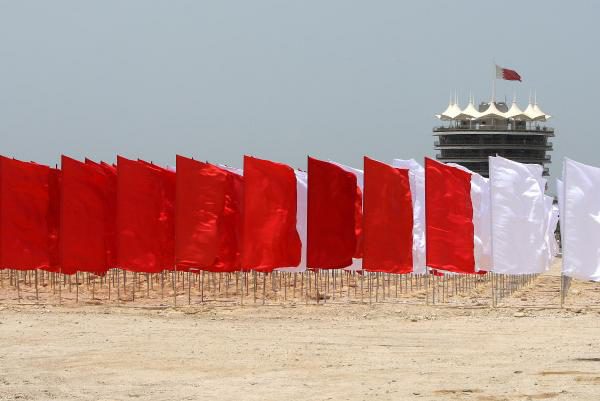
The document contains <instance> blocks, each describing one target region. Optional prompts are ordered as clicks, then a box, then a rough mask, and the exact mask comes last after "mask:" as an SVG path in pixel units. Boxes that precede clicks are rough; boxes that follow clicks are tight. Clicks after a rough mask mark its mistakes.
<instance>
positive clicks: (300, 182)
mask: <svg viewBox="0 0 600 401" xmlns="http://www.w3.org/2000/svg"><path fill="white" fill-rule="evenodd" d="M295 173H296V231H298V235H299V236H300V241H302V249H301V254H300V255H301V258H300V264H299V265H298V266H296V267H281V268H279V269H276V270H278V271H282V272H291V273H301V272H303V271H306V243H307V242H306V238H307V230H306V226H307V218H308V217H307V216H308V213H307V210H308V209H307V205H308V203H307V202H308V174H307V173H306V172H304V171H300V170H295Z"/></svg>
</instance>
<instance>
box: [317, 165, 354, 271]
mask: <svg viewBox="0 0 600 401" xmlns="http://www.w3.org/2000/svg"><path fill="white" fill-rule="evenodd" d="M361 202H362V200H361ZM358 205H359V203H358V192H357V181H356V176H355V175H354V174H352V173H350V172H348V171H346V170H344V169H343V168H341V167H339V166H337V165H335V164H333V163H329V162H325V161H321V160H317V159H313V158H312V157H309V158H308V218H307V220H308V222H307V224H308V227H307V231H308V234H307V237H308V245H307V266H308V267H309V268H318V269H339V268H344V267H347V266H350V265H351V264H352V257H353V256H354V255H355V254H356V253H357V249H358V247H357V232H358V231H360V230H362V228H359V226H358V225H357V224H356V219H357V213H358V211H357V210H358ZM361 214H362V212H361Z"/></svg>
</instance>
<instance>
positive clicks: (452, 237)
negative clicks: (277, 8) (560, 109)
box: [0, 156, 600, 280]
mask: <svg viewBox="0 0 600 401" xmlns="http://www.w3.org/2000/svg"><path fill="white" fill-rule="evenodd" d="M589 169H592V170H589ZM582 171H584V172H583V173H582ZM590 171H592V172H593V173H594V174H595V175H594V179H595V180H596V181H597V183H598V184H600V169H594V168H592V167H589V166H584V165H582V164H579V163H576V162H572V161H569V160H567V162H566V164H565V176H564V178H563V181H561V182H560V183H559V188H562V189H560V190H559V192H560V191H563V192H560V194H559V204H560V208H561V209H564V214H562V215H563V216H566V219H565V218H563V219H562V220H561V231H562V232H563V233H564V236H565V239H564V242H565V244H566V245H565V247H566V249H567V250H566V251H565V255H566V256H565V257H568V258H569V259H565V266H566V268H565V272H566V273H567V274H570V275H572V276H573V277H577V278H584V279H598V280H600V274H598V273H597V271H600V268H599V267H598V266H599V261H598V260H595V259H594V263H595V264H590V260H592V259H589V258H592V257H595V254H594V252H596V254H597V253H598V250H600V245H598V246H596V247H595V248H593V247H591V246H590V244H589V242H590V240H591V239H593V238H595V237H594V234H599V235H600V217H598V216H600V207H598V209H599V210H598V211H596V215H586V214H585V213H586V212H585V211H586V210H587V209H585V207H586V206H589V208H593V207H595V206H594V205H596V204H598V205H600V193H598V191H595V192H597V193H598V195H595V194H594V191H593V189H594V185H595V184H596V181H594V179H589V177H588V175H590V174H592V173H591V172H590ZM582 177H583V178H582ZM577 180H579V181H577ZM586 185H587V187H586ZM577 186H579V187H577ZM545 187H546V181H545V179H544V178H543V177H542V167H541V166H538V165H528V164H521V163H517V162H514V161H511V160H508V159H504V158H501V157H490V178H489V179H487V178H484V177H482V176H481V175H479V174H476V173H474V172H471V171H469V170H467V169H466V168H464V167H462V166H459V165H454V164H443V163H440V162H437V161H435V160H432V159H429V158H426V159H425V164H424V166H421V165H420V164H419V163H417V162H416V161H414V160H399V159H396V160H394V161H393V162H392V163H391V164H388V163H383V162H380V161H377V160H373V159H371V158H368V157H365V158H364V170H359V169H355V168H351V167H349V166H345V165H342V164H339V163H335V162H331V161H324V160H318V159H315V158H312V157H309V158H308V170H307V171H306V172H304V171H300V170H294V169H293V168H291V167H290V166H287V165H285V164H282V163H277V162H273V161H269V160H262V159H258V158H255V157H251V156H245V157H244V164H243V170H239V169H235V168H231V167H227V166H223V165H216V164H210V163H205V162H201V161H197V160H193V159H190V158H186V157H183V156H177V164H176V168H175V169H169V168H163V167H160V166H157V165H155V164H152V163H148V162H145V161H143V160H130V159H127V158H124V157H120V156H119V157H118V158H117V163H116V165H112V164H108V163H104V162H101V163H96V162H94V161H91V160H87V159H86V160H85V161H83V162H82V161H78V160H74V159H72V158H69V157H66V156H63V157H62V159H61V167H60V169H54V168H50V167H48V166H43V165H39V164H36V163H32V162H23V161H18V160H15V159H10V158H6V157H0V268H4V269H6V268H9V269H21V270H29V269H46V270H50V271H55V272H61V273H64V274H74V273H76V272H91V273H95V274H104V273H105V272H106V271H107V270H108V269H110V268H113V267H118V268H122V269H126V270H130V271H134V272H145V273H155V272H160V271H163V270H172V269H177V270H181V271H199V270H204V271H213V272H232V271H240V270H254V271H259V272H271V271H273V270H280V271H288V272H302V271H305V270H306V269H307V268H308V269H313V268H316V269H349V270H362V269H365V270H367V271H372V272H385V273H396V274H404V273H425V272H427V271H428V269H427V268H429V269H432V270H433V271H435V272H440V273H443V272H450V273H464V274H482V273H484V272H487V271H493V272H497V273H502V274H530V273H541V272H543V271H545V270H547V269H548V268H549V266H550V264H551V262H552V259H553V257H554V256H555V255H556V254H557V253H558V245H557V244H556V241H555V238H554V231H555V229H556V225H557V224H558V220H559V217H558V208H557V207H554V206H553V201H552V198H551V197H549V196H547V195H545V194H544V192H545ZM580 187H581V188H584V190H581V191H579V190H578V189H575V188H580ZM561 199H562V200H561ZM571 220H572V221H571ZM565 230H566V231H565ZM582 243H584V245H582ZM592 248H593V249H592ZM588 256H589V258H588V259H585V258H587V257H588ZM567 261H568V262H567ZM586 269H587V270H586ZM590 272H591V273H590Z"/></svg>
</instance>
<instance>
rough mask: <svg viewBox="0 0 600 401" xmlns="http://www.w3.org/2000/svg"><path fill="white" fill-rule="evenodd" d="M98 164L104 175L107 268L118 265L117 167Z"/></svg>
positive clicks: (102, 163)
mask: <svg viewBox="0 0 600 401" xmlns="http://www.w3.org/2000/svg"><path fill="white" fill-rule="evenodd" d="M86 163H93V164H96V165H100V167H101V168H102V171H104V174H105V176H106V216H107V221H106V227H105V228H106V233H105V234H106V238H107V240H106V253H107V256H106V263H107V264H108V268H109V269H111V268H113V267H117V266H118V264H117V263H118V260H117V259H118V258H117V168H116V167H115V166H113V165H111V164H108V163H105V162H100V163H95V162H92V161H88V160H87V159H86Z"/></svg>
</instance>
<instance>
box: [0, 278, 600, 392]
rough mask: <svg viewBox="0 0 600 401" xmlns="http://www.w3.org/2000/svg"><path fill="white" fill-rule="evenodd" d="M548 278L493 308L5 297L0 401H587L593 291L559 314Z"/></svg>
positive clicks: (478, 299)
mask: <svg viewBox="0 0 600 401" xmlns="http://www.w3.org/2000/svg"><path fill="white" fill-rule="evenodd" d="M558 280H559V279H558V276H557V274H556V269H553V272H551V273H550V274H546V275H542V276H540V277H538V278H537V279H536V280H535V281H534V282H533V283H532V284H531V285H528V286H526V287H525V288H523V289H521V290H519V291H516V292H515V293H513V294H511V295H509V296H507V297H506V298H504V299H502V300H501V302H500V303H499V304H498V306H497V307H496V308H491V307H490V306H489V304H488V303H486V302H485V300H483V298H484V297H485V294H487V293H488V289H486V288H485V286H484V287H480V288H478V289H475V290H474V291H473V292H471V293H468V294H466V295H465V296H463V297H461V299H462V300H463V302H461V303H456V302H455V303H450V302H448V303H444V304H436V305H425V303H424V301H423V299H422V298H418V297H406V298H389V299H386V300H384V301H380V302H378V303H372V304H369V303H368V302H365V303H360V302H358V301H357V300H356V299H353V300H352V301H349V300H344V299H339V300H332V299H330V300H329V301H328V302H327V303H326V304H324V303H322V302H321V303H320V304H319V305H316V303H315V302H313V303H309V304H308V305H307V304H305V303H304V302H294V301H288V302H281V303H273V302H271V303H268V304H267V305H264V306H263V305H262V304H260V302H258V303H257V304H254V303H252V302H247V303H245V304H244V305H243V306H241V305H239V304H235V303H234V302H216V301H215V302H204V303H202V304H198V303H193V304H192V305H191V306H188V305H182V306H180V307H178V308H173V307H172V306H169V305H163V306H160V305H157V306H149V305H148V306H146V305H144V304H143V303H142V304H136V303H121V304H120V306H117V305H115V304H114V303H102V302H99V303H98V302H96V303H93V304H91V302H87V303H86V302H83V301H81V302H79V303H77V304H75V303H73V302H67V303H65V304H63V305H50V304H40V305H36V304H34V303H32V302H30V303H26V304H24V303H22V304H21V305H19V304H16V303H15V302H14V300H13V299H12V298H10V297H6V296H5V297H4V298H2V299H0V339H1V341H2V344H1V346H0V400H14V399H19V400H131V399H144V400H236V401H237V400H477V401H500V400H546V399H548V400H598V399H600V346H599V344H600V342H599V338H600V285H597V284H593V283H582V282H573V284H572V286H571V289H570V293H569V297H568V298H567V303H566V304H565V305H564V307H563V308H560V304H559V287H558ZM5 290H6V289H5ZM5 293H6V291H5ZM8 298H10V299H8ZM182 298H183V296H182Z"/></svg>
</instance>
